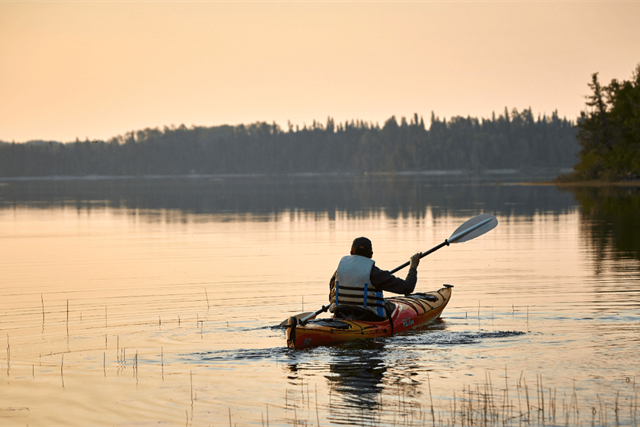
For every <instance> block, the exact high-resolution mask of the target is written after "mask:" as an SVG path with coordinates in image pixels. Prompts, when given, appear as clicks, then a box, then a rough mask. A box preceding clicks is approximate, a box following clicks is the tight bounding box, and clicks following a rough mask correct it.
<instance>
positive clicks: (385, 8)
mask: <svg viewBox="0 0 640 427" xmlns="http://www.w3.org/2000/svg"><path fill="white" fill-rule="evenodd" d="M638 17H640V1H633V2H508V1H507V2H415V1H412V2H361V1H357V2H341V1H331V2H323V1H319V2H316V1H314V2H311V1H306V2H302V1H291V2H269V1H266V2H238V1H236V2H170V1H169V2H159V1H158V2H157V1H144V2H126V1H124V2H121V1H120V2H115V1H103V2H47V1H44V2H24V1H19V2H11V1H1V0H0V140H2V141H9V142H10V141H16V142H24V141H28V140H35V139H43V140H56V141H62V142H65V141H73V140H75V139H76V138H79V139H81V140H84V139H86V138H88V139H91V140H96V139H103V140H106V139H108V138H110V137H113V136H116V135H121V134H124V133H125V132H129V131H132V130H138V129H144V128H155V127H159V128H163V127H164V126H171V125H175V126H179V125H181V124H185V125H186V126H193V125H195V126H216V125H222V124H231V125H236V124H241V123H244V124H248V123H253V122H257V121H266V122H269V123H272V122H274V121H275V122H276V123H278V124H279V125H280V126H282V127H283V128H286V127H287V123H288V122H289V121H290V122H291V123H292V124H294V125H299V126H301V127H302V126H303V125H305V124H306V125H310V124H311V123H312V122H313V121H314V120H317V121H320V122H322V123H325V122H326V120H327V117H329V116H330V117H332V118H334V120H335V121H336V122H344V121H345V120H353V119H355V120H364V121H367V122H374V123H380V124H383V123H384V121H386V120H387V119H388V118H390V117H391V116H396V117H397V118H398V119H399V118H400V117H403V116H406V117H410V116H413V114H414V113H417V114H418V115H420V116H423V117H424V119H425V121H426V123H427V125H428V123H429V118H430V116H431V112H432V111H433V112H434V113H435V114H436V115H437V116H438V117H440V118H447V119H448V118H450V117H452V116H458V115H459V116H472V117H479V118H482V117H490V116H491V114H492V112H496V113H497V114H500V113H502V112H503V111H504V109H505V107H507V108H508V109H509V110H511V109H513V108H517V109H518V110H522V109H524V108H529V107H531V108H532V110H533V113H534V115H535V116H537V115H538V114H540V115H543V114H547V115H550V114H551V113H552V112H553V111H554V110H557V111H558V114H559V115H560V116H561V117H567V118H568V119H571V120H575V119H576V117H577V116H578V115H579V114H580V111H581V110H584V109H585V96H586V95H588V94H589V88H588V86H587V84H588V83H589V81H590V79H591V75H592V74H593V73H595V72H598V73H599V76H600V78H601V81H602V82H604V83H608V82H609V81H610V80H611V79H613V78H617V79H619V80H625V79H626V80H628V79H630V78H631V75H632V73H633V70H634V69H635V67H636V66H637V65H638V64H639V63H640V25H638Z"/></svg>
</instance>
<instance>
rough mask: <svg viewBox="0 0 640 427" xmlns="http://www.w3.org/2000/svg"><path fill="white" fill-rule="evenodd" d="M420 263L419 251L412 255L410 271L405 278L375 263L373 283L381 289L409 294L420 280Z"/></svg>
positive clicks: (372, 272)
mask: <svg viewBox="0 0 640 427" xmlns="http://www.w3.org/2000/svg"><path fill="white" fill-rule="evenodd" d="M418 264H420V254H419V253H417V254H415V255H414V256H412V257H411V265H410V267H409V272H408V273H407V277H406V279H404V280H402V279H401V278H399V277H396V276H394V275H393V274H391V273H389V272H388V271H386V270H380V269H379V268H378V267H376V266H375V265H374V266H373V269H372V270H371V284H372V285H373V286H375V287H376V289H379V290H381V291H388V292H393V293H396V294H405V295H408V294H410V293H412V292H413V290H414V289H415V288H416V283H417V282H418V269H417V268H418Z"/></svg>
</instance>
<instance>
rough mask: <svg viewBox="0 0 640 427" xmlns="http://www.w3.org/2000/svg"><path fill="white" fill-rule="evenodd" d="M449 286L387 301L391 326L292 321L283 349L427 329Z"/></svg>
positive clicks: (384, 323)
mask: <svg viewBox="0 0 640 427" xmlns="http://www.w3.org/2000/svg"><path fill="white" fill-rule="evenodd" d="M451 288H452V286H451V285H445V287H443V288H442V289H440V290H437V291H434V292H425V293H422V294H413V295H411V296H406V297H393V298H387V300H388V301H391V302H393V303H394V304H395V308H394V310H393V313H392V314H391V322H390V321H389V320H385V321H382V322H367V321H363V320H345V319H324V321H323V319H318V320H311V321H309V323H307V324H305V325H300V324H297V321H296V320H295V319H293V318H291V319H290V321H289V324H288V325H287V346H288V347H289V348H293V349H303V348H309V347H318V346H326V345H335V344H340V343H344V342H349V341H354V340H360V339H366V338H378V337H387V336H391V335H394V334H398V333H401V332H405V331H408V330H411V329H417V328H420V327H424V326H427V325H428V324H429V323H431V322H433V321H434V320H436V319H438V318H439V317H440V314H442V311H443V310H444V308H445V307H446V306H447V304H448V303H449V300H450V299H451V291H452V289H451Z"/></svg>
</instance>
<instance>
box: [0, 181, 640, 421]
mask: <svg viewBox="0 0 640 427" xmlns="http://www.w3.org/2000/svg"><path fill="white" fill-rule="evenodd" d="M507 181H508V180H506V179H504V177H503V178H502V182H496V178H495V177H461V176H458V175H450V176H401V175H398V176H395V177H389V178H384V177H352V176H298V177H235V178H232V177H199V178H186V177H182V178H155V179H128V180H95V181H90V180H58V181H47V180H44V181H19V180H14V181H6V182H4V183H2V185H0V340H3V341H2V342H0V344H2V348H3V351H2V352H1V353H0V368H1V370H0V388H1V389H3V390H5V391H6V392H5V393H3V403H2V404H0V409H1V410H0V425H62V424H64V425H79V426H80V425H118V424H122V425H131V424H140V425H157V424H165V425H182V424H184V425H203V426H206V425H212V424H213V425H242V426H261V425H270V426H291V425H323V426H326V425H363V424H364V425H379V426H385V427H386V426H398V425H425V424H426V425H434V424H437V425H501V426H505V425H514V426H515V425H613V424H615V423H618V424H620V425H637V422H638V421H640V417H639V415H638V409H639V405H638V398H639V397H640V396H639V394H640V386H639V385H638V384H637V383H638V381H640V380H639V379H638V377H637V373H638V372H640V365H639V363H640V362H639V361H638V358H637V348H638V337H639V336H640V315H639V312H638V306H639V304H640V290H639V289H638V283H639V281H640V268H638V267H639V259H640V258H639V257H638V246H637V244H638V243H637V242H638V241H640V238H638V234H637V233H638V228H637V224H636V221H635V220H634V218H635V217H634V213H635V212H637V211H638V201H637V197H636V196H635V195H634V194H631V193H625V192H624V191H622V193H617V191H619V190H615V191H616V192H614V190H611V191H612V192H611V193H609V192H608V191H609V190H597V191H595V192H594V191H593V190H585V192H584V193H579V192H578V193H576V196H575V198H574V195H573V194H572V193H570V192H566V191H562V192H561V191H558V190H557V189H556V188H554V187H545V186H519V185H511V184H510V183H509V182H507ZM576 199H577V200H578V202H576ZM481 212H488V213H493V214H495V215H496V216H497V217H498V219H499V221H500V225H499V226H498V227H497V228H496V229H495V230H493V231H492V232H491V233H488V234H486V235H485V236H482V237H481V238H479V239H475V240H474V241H472V242H467V243H464V244H461V245H451V247H449V248H444V249H442V250H441V251H438V252H436V253H434V254H432V255H430V256H429V257H427V258H425V259H423V261H422V262H421V264H420V269H419V281H418V286H419V287H420V289H421V290H432V289H438V288H439V287H441V286H442V284H443V283H451V284H453V285H455V293H454V296H453V299H452V301H451V303H450V304H449V306H448V307H447V309H446V310H445V312H444V314H443V320H442V321H441V322H440V323H438V324H436V325H433V326H432V327H430V328H427V329H425V330H421V331H414V332H412V333H407V334H405V335H398V336H394V337H390V338H385V339H379V340H376V341H374V342H366V343H364V344H362V343H358V344H355V345H346V346H339V347H332V348H318V349H310V350H305V351H294V350H290V349H288V348H287V347H286V345H285V337H284V333H283V331H282V330H281V329H278V328H273V327H272V326H273V325H277V324H278V323H280V322H281V321H282V320H284V319H285V318H287V317H288V316H290V315H291V314H295V313H298V312H303V311H309V310H311V309H315V308H319V307H320V306H322V305H323V304H325V303H326V300H327V283H328V280H329V277H330V275H331V273H332V272H333V271H334V270H335V266H336V263H337V262H338V260H339V259H340V257H341V256H342V255H344V254H345V252H346V251H348V248H349V245H350V243H351V241H352V240H353V237H355V236H358V235H367V236H369V237H370V238H372V240H373V241H374V245H375V246H376V263H377V265H379V266H380V267H381V268H393V267H395V266H397V265H398V264H400V263H402V262H404V261H406V259H407V257H408V256H409V255H410V254H412V253H415V252H416V251H417V250H426V249H428V248H430V247H432V246H434V245H435V244H438V243H440V242H441V241H442V240H443V239H444V238H447V237H448V236H449V235H450V234H451V232H452V231H453V230H455V229H456V228H457V227H458V226H459V225H460V224H461V223H462V222H464V220H466V219H468V218H469V217H471V216H473V215H475V214H478V213H481ZM5 350H6V351H5ZM542 397H544V402H545V403H544V404H543V403H542ZM616 405H617V406H616ZM614 408H618V409H619V410H617V411H614ZM622 408H624V410H623V409H622ZM606 420H608V421H606Z"/></svg>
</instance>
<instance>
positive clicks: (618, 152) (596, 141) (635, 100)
mask: <svg viewBox="0 0 640 427" xmlns="http://www.w3.org/2000/svg"><path fill="white" fill-rule="evenodd" d="M589 88H591V91H592V92H593V93H592V94H591V95H589V96H588V97H587V107H588V108H587V111H583V112H581V114H580V118H579V119H578V123H577V128H578V130H577V135H576V137H577V139H578V142H579V144H580V146H581V147H582V149H581V150H580V161H579V163H578V164H576V165H575V167H574V172H573V173H572V174H570V175H568V176H564V177H560V179H559V181H584V180H604V181H618V180H640V64H639V65H638V66H637V67H636V69H635V70H634V73H633V76H632V78H631V80H629V81H624V80H623V81H622V82H619V81H618V80H616V79H613V80H611V83H610V84H609V85H606V86H602V85H601V84H600V81H599V80H598V73H595V74H593V75H592V77H591V83H590V84H589Z"/></svg>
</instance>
